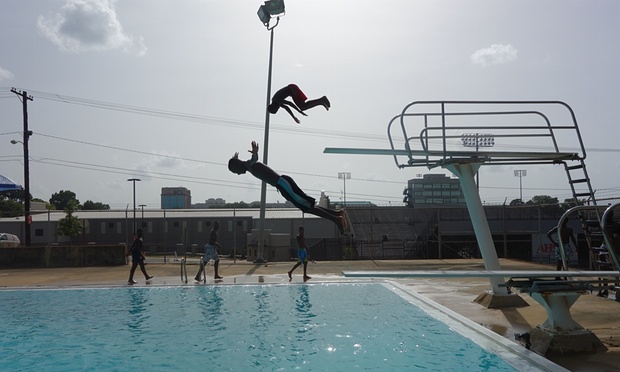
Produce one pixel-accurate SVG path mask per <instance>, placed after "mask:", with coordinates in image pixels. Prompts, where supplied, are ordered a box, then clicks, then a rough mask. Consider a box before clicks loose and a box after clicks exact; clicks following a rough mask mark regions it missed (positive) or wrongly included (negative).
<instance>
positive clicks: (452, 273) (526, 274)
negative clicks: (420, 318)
mask: <svg viewBox="0 0 620 372" xmlns="http://www.w3.org/2000/svg"><path fill="white" fill-rule="evenodd" d="M342 275H344V276H345V277H351V278H360V277H364V278H369V277H371V278H555V277H558V276H561V277H592V278H594V277H598V278H603V277H605V278H606V277H609V278H614V277H620V271H551V270H534V271H523V270H401V271H381V270H374V271H373V270H371V271H343V272H342Z"/></svg>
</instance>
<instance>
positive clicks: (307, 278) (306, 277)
mask: <svg viewBox="0 0 620 372" xmlns="http://www.w3.org/2000/svg"><path fill="white" fill-rule="evenodd" d="M309 279H312V278H311V277H309V276H308V275H304V282H305V281H307V280H309Z"/></svg>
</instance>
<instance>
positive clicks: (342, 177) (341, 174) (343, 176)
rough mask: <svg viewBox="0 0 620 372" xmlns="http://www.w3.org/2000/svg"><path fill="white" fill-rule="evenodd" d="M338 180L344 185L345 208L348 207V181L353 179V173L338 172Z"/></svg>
mask: <svg viewBox="0 0 620 372" xmlns="http://www.w3.org/2000/svg"><path fill="white" fill-rule="evenodd" d="M338 179H339V180H342V182H343V183H344V185H343V186H344V207H345V208H346V207H347V180H349V179H351V172H338Z"/></svg>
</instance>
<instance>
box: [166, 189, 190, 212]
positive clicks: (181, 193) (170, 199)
mask: <svg viewBox="0 0 620 372" xmlns="http://www.w3.org/2000/svg"><path fill="white" fill-rule="evenodd" d="M191 205H192V193H191V191H189V190H188V189H187V188H185V187H162V188H161V209H189V208H190V207H191Z"/></svg>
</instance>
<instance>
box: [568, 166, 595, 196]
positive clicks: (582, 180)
mask: <svg viewBox="0 0 620 372" xmlns="http://www.w3.org/2000/svg"><path fill="white" fill-rule="evenodd" d="M563 163H564V170H565V171H566V176H567V177H568V184H569V186H570V188H571V192H572V194H573V199H574V201H575V205H580V204H582V203H580V201H579V198H580V197H586V198H587V199H586V200H587V201H588V202H591V203H592V204H593V205H596V197H595V196H594V190H593V189H592V183H591V182H590V177H589V176H588V171H587V169H586V163H585V162H584V159H580V160H579V164H577V165H570V166H569V165H568V164H567V163H566V162H563ZM579 171H581V172H582V174H580V175H578V177H579V178H577V177H574V176H573V174H572V173H573V172H579ZM576 184H585V185H586V186H587V192H578V191H577V189H576V187H575V185H576Z"/></svg>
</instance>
